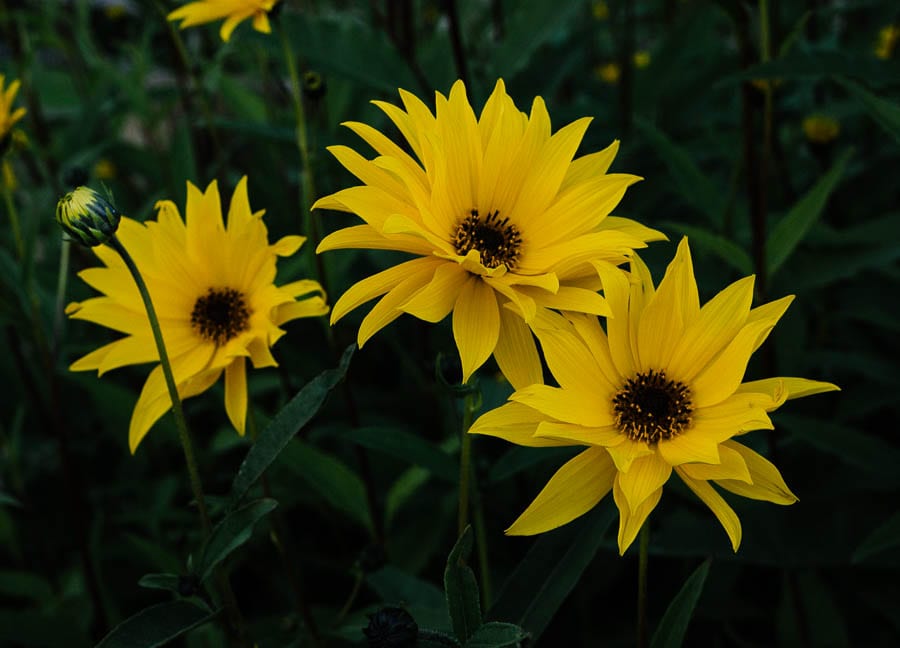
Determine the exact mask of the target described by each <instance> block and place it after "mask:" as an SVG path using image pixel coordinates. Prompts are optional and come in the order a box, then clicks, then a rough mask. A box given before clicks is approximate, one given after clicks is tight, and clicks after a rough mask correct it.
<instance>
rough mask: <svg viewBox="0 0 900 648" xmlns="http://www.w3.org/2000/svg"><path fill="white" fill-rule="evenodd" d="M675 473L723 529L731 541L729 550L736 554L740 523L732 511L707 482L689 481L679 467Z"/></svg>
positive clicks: (739, 536) (739, 538)
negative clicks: (707, 508)
mask: <svg viewBox="0 0 900 648" xmlns="http://www.w3.org/2000/svg"><path fill="white" fill-rule="evenodd" d="M675 472H677V473H678V476H679V477H681V480H682V481H683V482H684V483H685V484H686V485H687V487H688V488H690V489H691V490H692V491H693V492H694V495H696V496H697V497H699V498H700V499H701V500H702V501H703V503H704V504H706V505H707V506H708V507H709V510H710V511H712V512H713V515H715V516H716V519H718V520H719V523H720V524H721V525H722V528H724V529H725V533H727V534H728V538H729V539H730V540H731V548H732V549H734V551H735V552H736V551H737V550H738V547H739V546H740V545H741V521H740V519H739V518H738V516H737V514H736V513H735V512H734V510H733V509H732V508H731V507H730V506H728V504H727V503H726V502H725V500H724V499H722V496H721V495H719V494H718V493H717V492H716V491H715V489H714V488H713V487H712V486H710V485H709V482H705V481H698V480H696V479H691V478H690V477H689V476H688V475H686V474H685V472H684V470H683V469H682V468H681V467H678V468H675Z"/></svg>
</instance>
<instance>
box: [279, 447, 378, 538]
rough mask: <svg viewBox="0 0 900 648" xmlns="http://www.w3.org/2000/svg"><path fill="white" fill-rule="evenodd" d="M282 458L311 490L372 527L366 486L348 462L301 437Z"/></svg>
mask: <svg viewBox="0 0 900 648" xmlns="http://www.w3.org/2000/svg"><path fill="white" fill-rule="evenodd" d="M282 460H283V464H284V466H285V467H286V468H288V469H289V470H290V471H291V472H292V473H293V474H294V475H296V476H297V477H298V478H299V479H300V480H301V481H303V483H304V484H305V485H306V487H307V488H309V489H310V490H311V491H312V492H315V493H316V494H317V495H319V497H321V498H322V499H323V500H325V501H327V502H328V503H329V504H331V506H333V507H334V508H335V509H337V510H339V511H343V512H344V513H347V514H348V515H349V516H350V518H352V519H353V520H355V521H357V522H359V524H361V525H362V526H363V528H365V529H367V530H369V531H371V530H372V528H373V525H372V518H371V516H370V515H369V505H368V500H367V499H366V487H365V485H364V484H363V482H362V480H361V479H360V478H359V477H358V476H357V474H356V473H355V472H353V471H352V470H350V468H348V467H347V465H346V464H345V463H343V462H342V461H340V460H339V459H337V458H336V457H334V456H333V455H330V454H328V453H327V452H324V451H323V450H320V449H318V448H316V447H315V446H312V445H310V444H309V443H306V442H304V441H300V440H299V439H297V440H295V441H294V442H293V443H291V444H290V445H289V446H288V447H287V448H286V449H285V451H284V453H283V455H282Z"/></svg>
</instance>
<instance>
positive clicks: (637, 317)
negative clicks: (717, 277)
mask: <svg viewBox="0 0 900 648" xmlns="http://www.w3.org/2000/svg"><path fill="white" fill-rule="evenodd" d="M631 269H632V277H631V280H629V279H628V278H626V276H625V275H624V274H623V273H621V272H612V271H606V272H604V273H603V289H604V292H605V294H606V299H607V301H608V302H609V304H610V307H611V309H612V314H611V316H610V317H608V318H607V319H606V330H605V331H604V330H603V329H602V328H601V326H600V323H599V321H598V319H597V318H596V317H592V316H588V315H583V314H571V313H567V317H568V320H566V319H565V318H563V317H562V316H560V315H555V314H551V313H549V312H546V313H543V317H542V318H541V320H542V321H541V325H540V326H537V327H536V328H535V331H536V333H537V335H538V338H539V339H540V342H541V347H542V348H543V350H544V357H545V358H546V360H547V365H548V367H549V368H550V371H551V372H552V374H553V376H554V377H555V378H556V380H557V382H558V383H559V385H560V386H559V387H551V386H549V385H544V384H535V385H531V386H529V387H525V388H524V389H518V390H517V391H516V392H515V393H514V394H513V395H512V396H510V401H511V402H510V403H507V404H506V405H503V406H501V407H499V408H497V409H495V410H492V411H490V412H487V413H486V414H484V415H482V416H481V417H480V418H479V419H478V420H477V421H475V423H474V424H473V425H472V427H471V429H470V430H469V432H471V433H474V434H487V435H491V436H496V437H500V438H502V439H506V440H508V441H511V442H513V443H517V444H519V445H523V446H583V447H585V450H584V451H583V452H581V453H580V454H578V455H576V456H575V457H574V458H573V459H571V460H570V461H569V462H568V463H566V464H565V465H563V466H562V467H561V468H560V469H559V470H558V471H557V473H556V474H555V475H554V476H553V477H552V478H551V479H550V481H549V482H548V483H547V485H546V486H545V487H544V489H543V490H542V491H541V492H540V493H539V494H538V496H537V498H536V499H535V500H534V502H532V504H531V505H530V506H529V507H528V508H527V509H526V510H525V512H524V513H522V515H521V516H520V517H519V518H518V519H517V520H516V521H515V522H514V523H513V524H512V526H511V527H510V528H509V529H507V531H506V533H508V534H511V535H533V534H536V533H543V532H545V531H550V530H551V529H555V528H556V527H559V526H561V525H563V524H567V523H568V522H570V521H572V520H574V519H575V518H577V517H579V516H580V515H583V514H584V513H586V512H587V511H589V510H590V509H592V508H593V507H594V506H595V505H596V504H597V503H598V502H599V501H600V500H601V499H603V498H604V497H606V496H607V495H608V494H609V493H610V491H612V495H613V499H614V500H615V503H616V506H617V507H618V509H619V534H618V544H619V552H620V553H624V552H625V550H626V549H627V548H628V546H629V545H630V544H631V543H632V541H633V540H634V538H635V536H636V535H637V533H638V531H639V530H640V528H641V526H642V525H643V524H644V522H645V521H646V519H647V517H648V516H649V515H650V513H651V511H653V509H654V508H655V507H656V505H657V503H659V500H660V497H661V496H662V491H663V486H664V485H665V484H666V482H668V481H669V478H670V477H671V476H672V473H675V474H677V475H678V477H679V478H680V479H681V481H683V482H684V483H685V485H686V486H687V487H688V488H689V489H691V490H692V491H693V492H694V494H695V495H696V496H697V497H698V498H700V500H702V501H703V503H704V504H706V505H707V506H708V507H709V508H710V510H712V512H713V514H714V515H715V516H716V518H718V520H719V522H720V523H721V524H722V526H723V527H724V528H725V531H726V532H727V533H728V537H729V538H730V539H731V545H732V548H733V549H734V550H735V551H737V548H738V545H740V542H741V523H740V520H739V519H738V517H737V515H736V514H735V512H734V511H733V510H732V509H731V507H730V506H729V505H728V504H727V503H726V502H725V500H724V499H723V498H722V496H721V495H720V494H719V493H718V492H717V491H716V490H715V489H714V488H713V486H712V483H715V484H716V485H717V486H719V487H721V488H723V489H724V490H726V491H730V492H732V493H734V494H736V495H741V496H743V497H749V498H751V499H759V500H766V501H769V502H773V503H775V504H793V503H794V502H795V501H797V498H796V496H795V495H794V494H793V493H792V492H791V491H790V489H788V487H787V486H786V485H785V483H784V480H783V479H782V477H781V474H780V473H779V472H778V469H777V468H776V467H775V466H774V465H772V464H771V463H770V462H769V461H768V460H766V459H764V458H763V457H762V456H760V455H759V454H757V453H756V452H754V451H753V450H751V449H750V448H748V447H747V446H745V445H743V444H741V443H738V442H737V441H736V440H735V438H736V437H739V436H740V435H743V434H744V433H746V432H749V431H751V430H771V429H773V425H772V421H771V420H770V418H769V415H768V412H771V411H773V410H775V409H777V408H778V407H780V406H781V405H782V404H783V403H784V402H785V401H786V400H789V399H791V398H800V397H802V396H809V395H811V394H817V393H820V392H826V391H832V390H836V389H838V388H837V387H836V386H835V385H832V384H830V383H824V382H816V381H813V380H806V379H804V378H784V377H783V378H766V379H763V380H755V381H752V382H743V378H744V372H745V370H746V368H747V363H748V362H749V360H750V356H751V355H752V354H753V352H754V351H756V349H758V348H759V346H760V345H761V344H762V343H763V342H764V341H765V339H766V337H768V335H769V332H770V331H771V330H772V328H773V327H774V326H775V324H776V323H777V322H778V320H779V318H780V317H781V316H782V315H783V314H784V312H785V310H787V307H788V305H789V304H790V303H791V300H792V299H793V297H783V298H781V299H778V300H776V301H773V302H769V303H768V304H763V305H762V306H758V307H756V308H751V301H752V299H753V277H752V276H750V277H745V278H744V279H741V280H740V281H737V282H735V283H733V284H731V285H730V286H728V287H727V288H725V289H724V290H723V291H721V292H720V293H719V294H718V295H716V296H715V297H713V298H712V299H711V300H710V301H709V302H707V303H706V304H705V305H704V306H703V307H702V308H701V306H700V299H699V297H698V293H697V283H696V281H695V279H694V269H693V264H692V262H691V256H690V250H689V248H688V243H687V239H684V240H682V242H681V244H680V245H679V246H678V252H677V253H676V255H675V259H674V260H673V261H672V263H670V264H669V267H668V269H667V270H666V274H665V277H664V278H663V280H662V281H661V282H660V284H659V286H657V287H656V288H654V285H653V281H652V279H651V278H650V273H649V271H648V270H647V268H646V266H644V265H643V263H642V262H641V261H640V259H639V258H637V257H635V258H634V259H633V260H632V263H631ZM711 482H712V483H711Z"/></svg>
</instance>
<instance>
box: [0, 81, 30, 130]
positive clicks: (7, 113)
mask: <svg viewBox="0 0 900 648" xmlns="http://www.w3.org/2000/svg"><path fill="white" fill-rule="evenodd" d="M5 83H6V77H5V76H3V75H2V74H0V140H3V139H5V138H6V136H7V135H9V132H10V131H11V130H12V127H13V126H15V124H16V122H17V121H19V120H20V119H22V117H24V116H25V112H26V111H25V109H24V108H17V109H16V110H13V107H12V105H13V101H15V99H16V94H17V93H18V92H19V86H20V85H21V83H20V82H19V80H18V79H16V80H15V81H13V82H12V83H10V84H9V86H6V87H5V89H4V86H5Z"/></svg>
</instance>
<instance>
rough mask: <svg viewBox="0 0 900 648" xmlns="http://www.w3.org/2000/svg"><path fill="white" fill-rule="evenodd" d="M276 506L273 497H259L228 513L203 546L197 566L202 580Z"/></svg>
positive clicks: (243, 541) (245, 539) (243, 540)
mask: <svg viewBox="0 0 900 648" xmlns="http://www.w3.org/2000/svg"><path fill="white" fill-rule="evenodd" d="M276 506H278V502H276V501H275V500H273V499H259V500H256V501H255V502H250V503H249V504H247V505H245V506H242V507H241V508H239V509H237V510H235V511H232V512H231V513H229V514H228V515H226V516H225V519H224V520H222V521H221V522H219V523H218V524H217V525H216V527H215V528H214V529H213V530H212V533H211V534H210V536H209V539H208V540H207V541H206V543H205V544H204V546H203V551H202V552H201V554H200V560H199V561H198V562H197V566H196V569H197V573H198V574H200V580H201V581H205V580H206V579H207V578H208V577H209V575H210V574H212V571H213V569H215V567H216V565H218V564H219V563H221V562H222V561H223V560H225V559H226V558H227V557H228V556H229V555H230V554H231V552H233V551H234V550H235V549H237V548H238V547H240V546H241V545H242V544H244V543H245V542H247V541H248V540H249V539H250V536H251V534H252V533H253V526H254V525H255V524H256V523H257V522H258V521H259V520H260V519H261V518H262V517H264V516H265V515H268V514H269V513H271V512H272V511H273V510H275V507H276Z"/></svg>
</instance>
